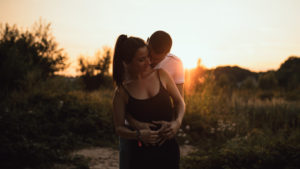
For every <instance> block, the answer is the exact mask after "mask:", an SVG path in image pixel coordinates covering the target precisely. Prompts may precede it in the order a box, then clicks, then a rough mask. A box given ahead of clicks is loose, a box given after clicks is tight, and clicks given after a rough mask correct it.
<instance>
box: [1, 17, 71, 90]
mask: <svg viewBox="0 0 300 169" xmlns="http://www.w3.org/2000/svg"><path fill="white" fill-rule="evenodd" d="M66 59H67V57H66V54H65V53H63V49H59V48H58V44H57V42H56V41H55V40H54V37H53V36H52V34H51V33H50V24H44V23H42V21H40V22H39V23H37V24H36V25H35V26H34V27H33V29H32V30H26V31H21V29H19V28H17V26H9V25H8V24H6V25H5V27H3V26H1V29H0V79H1V83H0V88H1V89H0V90H1V94H2V95H4V94H7V93H9V92H11V91H12V90H24V89H26V88H28V87H29V86H31V85H34V84H35V83H37V82H39V81H41V80H44V79H46V78H48V77H51V76H53V75H54V73H55V72H57V71H59V70H63V69H64V68H65V67H66V64H65V61H66Z"/></svg>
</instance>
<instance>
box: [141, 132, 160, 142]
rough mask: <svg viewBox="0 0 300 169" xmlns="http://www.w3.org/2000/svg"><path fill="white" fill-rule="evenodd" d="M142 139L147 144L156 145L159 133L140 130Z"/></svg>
mask: <svg viewBox="0 0 300 169" xmlns="http://www.w3.org/2000/svg"><path fill="white" fill-rule="evenodd" d="M140 133H141V134H140V139H141V141H142V142H143V143H145V144H152V145H154V144H156V143H157V140H158V138H159V132H158V131H153V130H150V129H142V130H140Z"/></svg>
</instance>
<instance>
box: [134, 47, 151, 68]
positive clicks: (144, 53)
mask: <svg viewBox="0 0 300 169" xmlns="http://www.w3.org/2000/svg"><path fill="white" fill-rule="evenodd" d="M148 54H149V52H148V49H147V47H146V46H144V47H141V48H139V49H138V50H137V51H136V53H135V56H134V57H133V59H132V61H131V63H130V64H129V68H130V69H131V70H132V71H137V72H143V71H145V70H147V68H149V66H150V60H149V57H148Z"/></svg>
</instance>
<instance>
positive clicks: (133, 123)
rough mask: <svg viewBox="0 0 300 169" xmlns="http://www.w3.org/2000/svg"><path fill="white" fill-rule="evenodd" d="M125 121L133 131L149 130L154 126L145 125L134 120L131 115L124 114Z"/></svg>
mask: <svg viewBox="0 0 300 169" xmlns="http://www.w3.org/2000/svg"><path fill="white" fill-rule="evenodd" d="M125 118H126V120H127V121H128V122H129V125H130V126H131V127H133V128H135V129H139V130H141V129H151V127H153V128H155V127H156V125H155V124H152V123H146V122H141V121H138V120H136V119H135V118H133V117H132V116H131V114H129V113H126V115H125Z"/></svg>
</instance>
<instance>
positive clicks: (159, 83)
mask: <svg viewBox="0 0 300 169" xmlns="http://www.w3.org/2000/svg"><path fill="white" fill-rule="evenodd" d="M157 76H158V80H159V84H160V85H161V86H162V83H161V80H160V75H159V69H158V70H157Z"/></svg>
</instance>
